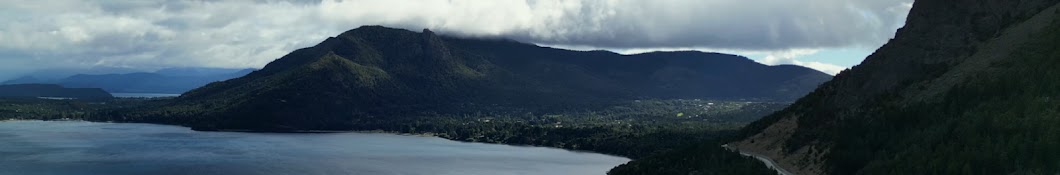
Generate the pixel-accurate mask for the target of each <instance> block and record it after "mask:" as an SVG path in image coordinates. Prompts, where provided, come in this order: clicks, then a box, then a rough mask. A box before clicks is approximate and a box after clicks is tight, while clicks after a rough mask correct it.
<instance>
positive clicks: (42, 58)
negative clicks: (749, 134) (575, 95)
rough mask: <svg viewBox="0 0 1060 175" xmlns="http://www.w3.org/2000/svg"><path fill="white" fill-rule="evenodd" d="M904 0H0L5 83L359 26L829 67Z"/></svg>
mask: <svg viewBox="0 0 1060 175" xmlns="http://www.w3.org/2000/svg"><path fill="white" fill-rule="evenodd" d="M911 7H912V0H650V1H647V0H385V1H384V0H224V1H214V0H206V1H196V0H186V1H162V0H137V1H132V0H130V1H125V0H34V1H21V0H0V79H8V78H14V77H16V76H20V75H24V74H27V73H32V72H40V71H47V70H59V69H89V68H100V67H104V68H109V69H126V70H148V71H149V70H157V69H161V68H167V67H217V68H260V67H263V66H264V65H265V64H267V63H268V62H270V61H272V60H275V59H277V58H279V57H281V56H283V55H284V54H286V53H288V52H290V51H293V50H295V49H298V48H304V47H309V46H312V45H314V44H316V43H319V42H320V41H323V40H324V39H326V38H327V37H330V36H335V35H338V34H339V33H342V32H343V31H346V30H349V29H353V28H357V27H359V26H362V25H383V26H388V27H396V28H405V29H409V30H412V31H420V30H422V29H424V28H429V29H431V30H432V31H434V32H436V33H440V34H442V35H450V36H458V37H489V38H497V37H501V38H510V39H514V40H518V41H522V42H528V43H534V44H538V45H543V46H550V47H557V48H565V49H573V50H609V51H614V52H618V53H623V54H636V53H643V52H650V51H672V50H698V51H704V52H722V53H731V54H738V55H743V56H747V57H748V58H751V59H754V60H755V61H758V62H760V63H763V64H768V65H778V64H795V65H801V66H806V67H810V68H814V69H817V70H820V71H822V72H826V73H830V74H835V73H837V72H839V71H841V70H843V69H846V68H849V67H851V66H853V65H856V64H858V63H860V62H861V61H862V60H863V59H864V58H865V56H867V55H869V54H871V53H872V52H873V51H874V50H875V49H876V48H878V47H879V46H881V45H883V44H884V43H886V42H887V40H889V39H890V38H892V37H893V36H894V32H895V31H896V30H897V29H898V28H900V27H901V26H902V25H904V21H905V17H906V15H907V14H908V11H909V9H910V8H911Z"/></svg>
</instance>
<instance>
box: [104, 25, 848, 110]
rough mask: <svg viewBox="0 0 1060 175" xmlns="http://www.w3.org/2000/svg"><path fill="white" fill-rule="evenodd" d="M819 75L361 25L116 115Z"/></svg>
mask: <svg viewBox="0 0 1060 175" xmlns="http://www.w3.org/2000/svg"><path fill="white" fill-rule="evenodd" d="M829 79H831V76H830V75H828V74H825V73H822V72H819V71H816V70H813V69H809V68H805V67H799V66H789V65H783V66H767V65H763V64H760V63H757V62H754V61H752V60H750V59H747V58H745V57H741V56H736V55H728V54H719V53H703V52H693V51H684V52H652V53H644V54H636V55H621V54H616V53H612V52H606V51H571V50H563V49H555V48H548V47H540V46H536V45H532V44H526V43H520V42H515V41H511V40H498V39H461V38H453V37H445V36H439V35H436V34H435V33H433V32H431V31H430V30H426V29H425V30H424V31H423V32H422V33H417V32H412V31H408V30H403V29H393V28H386V27H379V26H364V27H360V28H357V29H353V30H350V31H347V32H345V33H342V34H341V35H338V36H336V37H331V38H328V39H326V40H325V41H323V42H321V43H320V44H317V45H316V46H313V47H309V48H303V49H299V50H296V51H294V52H292V53H290V54H288V55H286V56H284V57H282V58H280V59H278V60H276V61H273V62H272V63H269V64H268V65H267V66H265V68H263V69H262V70H260V71H255V72H253V73H250V74H248V75H247V76H244V77H240V78H236V79H231V80H227V81H222V82H216V83H211V84H209V85H207V86H204V87H202V88H198V89H195V90H192V91H189V92H187V93H185V94H184V95H183V96H181V97H179V98H176V99H173V100H168V101H164V103H165V104H160V105H159V106H160V107H158V108H151V109H149V110H151V111H154V112H153V113H150V112H149V114H144V113H142V111H141V113H137V114H131V113H124V115H137V116H167V117H162V118H156V119H166V120H181V121H196V123H197V125H207V126H208V127H215V128H234V129H263V130H275V129H281V130H282V129H348V127H349V124H350V123H349V122H350V121H351V119H355V118H362V117H371V116H376V115H383V116H402V115H409V114H412V113H417V114H418V113H423V112H427V111H432V112H439V113H465V112H475V111H481V110H482V109H483V108H484V107H490V108H497V107H516V108H545V107H548V108H569V107H572V106H583V105H591V104H601V103H609V102H614V101H618V100H634V99H678V98H680V99H696V98H703V99H745V100H772V101H790V100H794V99H796V98H798V97H801V96H803V95H805V94H806V93H808V92H809V91H810V90H812V89H814V88H815V87H817V85H818V84H820V83H821V82H824V81H827V80H829ZM128 118H134V117H128ZM181 118H183V119H181ZM167 123H168V122H167Z"/></svg>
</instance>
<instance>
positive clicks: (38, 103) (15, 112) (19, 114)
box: [0, 98, 147, 120]
mask: <svg viewBox="0 0 1060 175" xmlns="http://www.w3.org/2000/svg"><path fill="white" fill-rule="evenodd" d="M146 100H147V99H137V98H116V99H111V100H95V101H82V100H49V99H39V98H0V120H8V119H17V120H60V119H86V118H88V117H90V116H95V115H96V112H99V111H102V110H107V109H114V108H122V107H131V106H138V105H139V104H142V103H143V102H144V101H146Z"/></svg>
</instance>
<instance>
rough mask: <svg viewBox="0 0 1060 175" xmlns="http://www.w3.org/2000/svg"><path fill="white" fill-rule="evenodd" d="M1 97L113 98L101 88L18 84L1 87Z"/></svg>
mask: <svg viewBox="0 0 1060 175" xmlns="http://www.w3.org/2000/svg"><path fill="white" fill-rule="evenodd" d="M0 97H24V98H38V97H50V98H59V99H67V98H71V99H81V100H99V99H109V98H113V96H111V95H110V93H107V92H106V91H103V90H102V89H99V88H65V87H62V86H59V85H54V84H17V85H0Z"/></svg>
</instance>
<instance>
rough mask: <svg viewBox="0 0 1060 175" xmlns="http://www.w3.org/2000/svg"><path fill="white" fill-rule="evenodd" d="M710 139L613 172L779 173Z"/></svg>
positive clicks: (686, 174) (639, 174)
mask: <svg viewBox="0 0 1060 175" xmlns="http://www.w3.org/2000/svg"><path fill="white" fill-rule="evenodd" d="M721 144H722V143H721V142H718V141H708V142H703V143H698V144H690V145H685V146H682V147H681V148H679V149H675V150H674V151H670V152H665V153H661V154H654V155H651V156H648V157H644V158H640V159H636V160H633V161H631V162H629V163H626V164H623V165H620V166H618V167H615V168H614V169H611V171H609V172H608V174H610V175H625V174H629V175H644V174H675V175H676V174H680V175H731V174H739V175H776V174H777V172H776V171H775V170H773V169H770V168H768V167H766V165H765V164H763V163H762V162H759V161H758V160H755V159H754V158H752V157H747V156H742V155H740V154H738V153H734V152H733V151H731V150H728V149H725V148H722V147H721Z"/></svg>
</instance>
